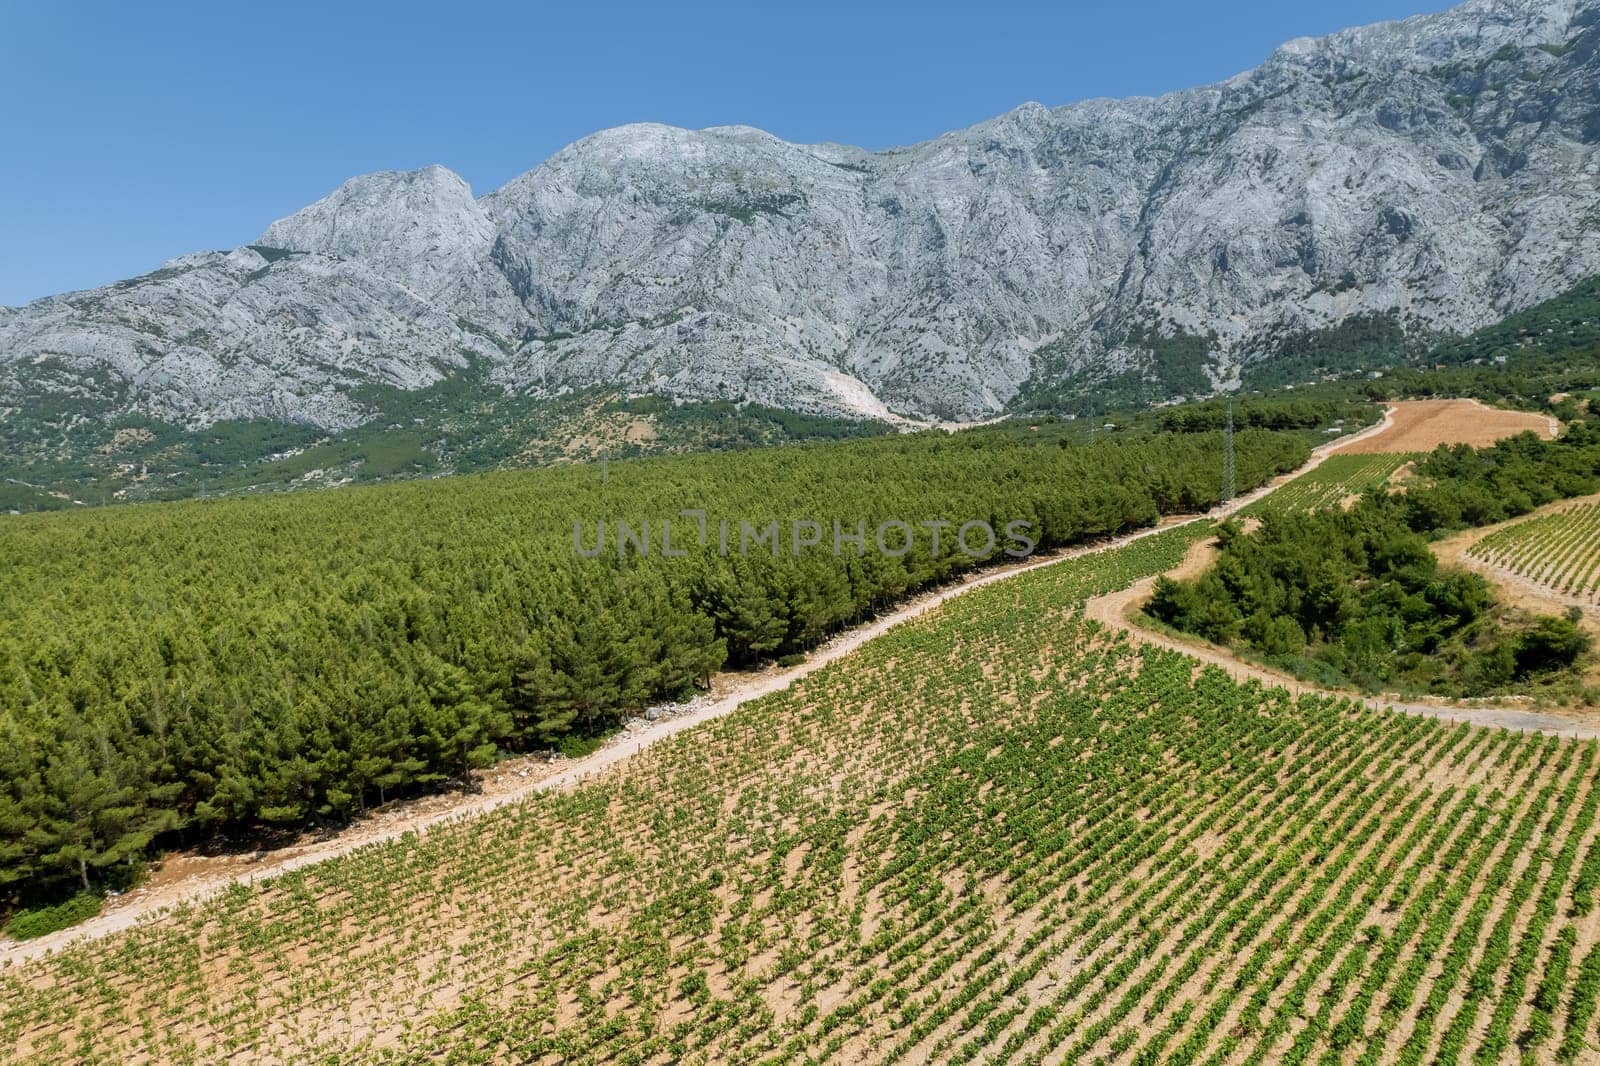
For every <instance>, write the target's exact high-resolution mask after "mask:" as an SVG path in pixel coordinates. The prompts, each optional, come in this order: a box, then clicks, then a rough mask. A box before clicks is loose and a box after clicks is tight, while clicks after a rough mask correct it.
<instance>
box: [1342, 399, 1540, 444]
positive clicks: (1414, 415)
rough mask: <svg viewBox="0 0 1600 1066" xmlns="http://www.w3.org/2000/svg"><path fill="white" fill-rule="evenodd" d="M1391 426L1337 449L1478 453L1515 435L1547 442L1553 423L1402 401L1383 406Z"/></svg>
mask: <svg viewBox="0 0 1600 1066" xmlns="http://www.w3.org/2000/svg"><path fill="white" fill-rule="evenodd" d="M1389 407H1390V419H1391V423H1392V424H1391V425H1390V426H1389V428H1388V429H1386V430H1385V431H1384V432H1382V433H1379V434H1376V435H1375V436H1371V437H1366V438H1363V439H1362V440H1358V441H1354V442H1352V443H1350V444H1348V445H1346V446H1344V447H1342V448H1340V449H1339V451H1340V453H1341V454H1343V455H1373V454H1377V453H1382V452H1431V451H1432V450H1433V449H1435V448H1437V447H1438V446H1439V445H1441V444H1470V445H1472V446H1473V447H1475V448H1481V447H1483V446H1484V445H1486V444H1493V443H1494V442H1495V441H1497V440H1503V439H1505V438H1506V437H1510V436H1513V435H1515V434H1517V433H1523V432H1530V431H1531V432H1534V433H1537V434H1539V436H1541V437H1544V438H1546V439H1549V438H1551V437H1554V436H1555V435H1556V428H1557V427H1556V422H1555V420H1554V419H1552V418H1550V417H1549V416H1547V415H1540V414H1533V413H1531V412H1527V411H1509V410H1505V409H1503V408H1499V407H1488V406H1486V405H1484V404H1482V403H1479V402H1478V401H1477V400H1402V401H1400V402H1398V403H1393V404H1390V405H1389Z"/></svg>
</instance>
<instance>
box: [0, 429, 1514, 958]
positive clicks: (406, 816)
mask: <svg viewBox="0 0 1600 1066" xmlns="http://www.w3.org/2000/svg"><path fill="white" fill-rule="evenodd" d="M1393 426H1394V412H1393V410H1392V409H1391V410H1389V411H1386V412H1385V414H1384V417H1383V420H1382V421H1380V422H1378V423H1377V424H1375V425H1373V426H1369V427H1367V428H1366V429H1364V430H1362V431H1360V432H1359V433H1353V434H1351V435H1349V436H1347V437H1341V438H1339V439H1338V440H1334V441H1329V442H1328V443H1326V444H1323V445H1319V446H1318V447H1317V448H1315V449H1313V451H1312V455H1311V459H1310V460H1309V461H1308V462H1307V463H1306V464H1305V465H1303V466H1302V467H1300V468H1299V469H1298V470H1295V471H1293V472H1292V473H1289V474H1285V475H1282V476H1280V477H1277V478H1275V479H1273V480H1272V481H1271V482H1269V483H1268V484H1266V485H1264V486H1262V487H1261V488H1258V489H1256V490H1255V491H1253V492H1250V493H1247V494H1245V495H1243V496H1240V497H1238V498H1237V499H1235V500H1233V501H1231V502H1230V503H1228V504H1225V505H1222V506H1219V507H1215V508H1213V509H1212V510H1211V511H1209V512H1207V513H1205V514H1201V515H1187V516H1173V517H1169V518H1167V519H1164V520H1163V521H1162V522H1161V523H1160V524H1159V525H1156V526H1151V527H1149V528H1147V529H1141V530H1138V531H1136V532H1133V533H1129V534H1126V535H1124V536H1120V537H1116V538H1113V539H1110V540H1107V541H1103V542H1101V543H1098V544H1094V545H1091V546H1088V547H1083V548H1074V549H1071V550H1069V551H1064V552H1058V553H1053V554H1050V555H1045V556H1037V557H1034V558H1032V559H1028V560H1026V561H1024V562H1021V563H1017V564H1013V565H1009V566H1004V567H998V568H995V569H991V570H986V571H984V572H983V573H979V574H973V575H971V576H969V577H967V578H966V579H965V580H963V581H961V582H959V583H957V584H954V585H951V586H948V587H946V588H943V589H939V590H936V591H934V592H930V593H927V594H925V595H922V596H918V597H916V598H914V599H912V600H910V601H908V602H907V603H905V604H904V605H902V606H900V607H898V608H896V609H895V610H893V611H892V612H890V613H889V614H886V615H883V616H882V617H880V618H877V619H875V620H873V621H871V622H868V623H866V624H864V625H862V626H858V627H857V628H855V629H852V630H849V631H847V632H844V633H841V634H839V635H838V636H836V637H834V638H833V639H832V640H830V641H828V642H826V643H824V644H822V645H821V646H819V647H818V648H816V649H815V650H814V651H812V653H811V654H810V655H809V656H808V657H807V659H806V661H805V662H804V663H801V664H800V665H799V666H795V667H791V668H789V669H783V670H780V669H776V668H769V669H767V670H764V671H761V672H759V673H754V674H749V673H743V674H724V675H721V676H719V677H718V678H717V679H716V683H715V684H714V685H713V689H712V693H711V695H709V696H706V697H701V698H700V699H697V700H694V701H692V702H691V703H689V704H688V705H686V706H684V707H682V708H675V707H671V706H666V707H657V708H652V709H651V712H647V713H655V714H661V715H664V716H663V717H659V718H656V719H655V720H653V721H651V720H647V719H643V718H641V719H635V720H634V721H633V722H631V723H629V727H628V728H627V729H626V730H625V731H624V732H623V733H621V734H619V735H618V736H616V737H614V738H612V739H611V741H610V742H608V743H607V744H606V746H605V747H603V748H601V749H600V750H599V751H596V752H595V753H593V754H592V755H589V756H586V757H585V758H582V759H576V760H572V761H570V762H569V761H560V762H556V763H549V762H545V761H544V760H542V759H541V758H539V757H536V756H535V757H525V758H521V759H515V760H508V761H507V762H506V763H502V764H500V765H499V766H497V767H496V768H495V769H494V770H493V771H491V772H490V773H489V774H487V775H485V781H484V787H483V790H482V791H481V792H480V793H477V794H464V793H444V794H439V795H434V796H428V797H424V798H422V799H419V800H416V801H410V802H406V803H399V804H395V805H393V806H392V807H390V808H387V809H385V810H382V811H378V812H374V814H373V815H371V816H369V817H367V818H364V819H362V820H361V821H359V822H357V823H356V824H355V825H353V826H351V827H349V828H348V829H346V830H344V831H342V832H339V833H337V834H336V835H332V836H329V837H327V838H325V839H311V840H308V841H306V842H304V843H299V844H296V845H293V846H290V847H287V848H283V849H278V850H274V851H271V852H268V853H265V854H263V855H259V856H257V857H252V856H247V855H231V856H222V857H205V856H195V855H172V856H167V857H166V858H164V859H162V860H161V862H162V868H161V870H160V871H159V872H158V873H157V875H156V876H154V877H153V878H152V879H151V882H150V883H149V884H147V885H145V886H143V887H141V888H138V889H135V890H133V891H131V892H128V893H126V894H124V895H122V896H118V897H116V898H114V899H111V900H108V901H107V904H106V909H105V910H104V911H102V912H101V913H100V914H99V915H97V916H96V917H94V918H91V919H89V920H88V921H86V922H83V923H81V924H79V925H75V926H73V927H72V928H70V929H63V930H61V931H60V932H57V933H52V934H49V935H47V936H42V937H38V938H36V939H33V940H28V941H23V942H20V943H18V942H16V941H11V940H5V939H0V965H8V964H12V963H19V962H23V961H25V960H27V959H31V958H36V957H38V956H40V955H43V954H46V953H48V952H50V951H55V950H59V949H60V948H62V947H65V946H66V945H67V944H69V943H72V942H74V941H78V940H90V939H96V938H98V937H103V936H109V935H111V934H113V933H117V932H120V931H122V930H125V929H128V928H131V927H132V926H133V925H135V924H136V923H138V922H139V921H140V920H142V919H145V918H148V917H151V916H155V915H158V914H159V913H160V912H161V911H162V910H165V909H167V908H171V907H174V906H177V905H178V904H181V903H194V902H197V901H199V900H203V899H205V898H207V897H210V896H214V895H216V894H217V893H219V892H221V891H223V890H224V889H225V888H227V887H228V886H229V885H231V884H234V883H236V882H245V883H249V882H252V881H255V880H258V879H263V878H267V877H272V876H274V875H277V874H281V873H286V872H288V871H290V870H295V869H299V868H300V867H303V866H308V865H310V864H312V863H316V862H321V861H323V860H326V859H331V858H335V857H337V856H339V855H343V854H346V853H348V852H351V851H353V850H355V849H356V848H359V847H362V846H364V845H367V844H374V843H379V842H382V841H386V840H393V839H395V838H397V837H399V836H401V835H402V834H404V833H407V832H426V831H427V829H428V828H429V827H430V826H434V825H438V824H440V823H441V822H446V821H451V820H455V819H461V818H471V817H475V816H477V815H480V814H483V813H484V812H486V811H491V810H494V809H495V808H497V807H503V806H505V805H507V804H510V803H516V802H518V801H519V800H522V799H524V798H525V797H527V796H530V795H533V794H535V793H538V792H547V791H551V790H553V789H559V788H569V787H572V786H574V785H576V784H578V783H580V782H582V781H584V780H586V779H591V778H594V777H595V776H597V775H599V774H601V773H604V772H605V771H607V770H610V769H611V768H613V767H615V766H617V765H618V764H620V763H622V762H624V761H625V760H627V759H628V758H630V757H631V756H633V755H636V754H638V753H639V752H641V751H643V750H644V749H645V748H647V747H649V746H650V745H652V744H656V743H658V742H660V741H662V740H665V739H666V738H667V737H671V736H675V735H676V734H678V733H682V732H683V731H685V730H687V729H693V728H694V727H695V726H697V725H700V724H702V723H704V722H709V721H711V720H713V719H716V718H720V717H722V716H724V715H726V714H730V713H732V712H733V711H734V710H736V709H738V708H739V707H741V706H742V705H744V704H745V703H748V702H750V701H751V700H756V699H760V698H761V697H762V696H766V695H769V694H770V693H773V692H778V691H781V690H782V689H785V688H788V687H789V686H790V685H791V684H793V683H794V682H795V681H797V680H799V679H800V678H802V677H805V676H806V675H808V674H810V673H812V672H813V671H816V670H820V669H822V668H823V667H824V666H827V665H828V664H830V663H832V662H835V661H837V660H839V659H842V658H844V657H845V656H847V655H849V654H850V653H851V652H853V651H855V650H856V649H857V648H859V647H861V645H863V644H865V643H866V642H867V641H869V640H871V639H872V638H874V637H876V636H878V635H880V634H882V633H884V632H886V631H887V630H889V629H891V628H893V627H894V626H897V625H899V624H900V623H902V622H906V621H909V620H911V619H913V618H919V617H921V616H922V615H925V614H927V613H928V612H929V611H932V610H933V609H935V608H937V607H938V606H940V605H941V604H943V603H944V602H945V601H947V600H950V599H953V598H954V597H956V596H960V595H962V594H964V593H966V592H970V591H971V590H973V589H975V588H981V587H983V586H984V585H988V584H991V583H993V582H996V581H1005V580H1007V579H1008V578H1012V577H1015V576H1016V575H1017V574H1021V573H1025V572H1027V571H1029V570H1035V569H1037V568H1039V567H1042V566H1053V565H1055V564H1056V563H1060V562H1064V561H1066V560H1069V559H1078V558H1082V557H1083V556H1085V555H1092V554H1097V553H1100V552H1107V551H1114V550H1116V549H1118V548H1121V547H1124V546H1125V545H1128V544H1131V543H1133V542H1134V541H1137V540H1142V539H1143V538H1145V537H1150V536H1154V535H1155V534H1157V533H1164V532H1166V531H1167V530H1169V529H1175V528H1178V527H1179V526H1184V525H1188V524H1190V523H1193V522H1201V521H1210V520H1214V519H1218V518H1223V517H1226V516H1227V515H1229V514H1232V513H1233V512H1235V511H1237V510H1239V509H1240V508H1243V507H1248V506H1249V505H1250V504H1252V503H1255V502H1256V501H1257V500H1259V499H1261V498H1262V497H1263V496H1266V495H1267V494H1268V493H1270V492H1272V491H1274V490H1275V489H1277V488H1279V487H1280V486H1282V485H1283V484H1285V483H1286V482H1288V481H1291V480H1293V479H1294V478H1296V477H1299V476H1300V475H1302V474H1305V473H1309V472H1310V471H1312V470H1314V469H1316V468H1317V467H1318V466H1319V465H1321V463H1322V462H1323V460H1324V459H1326V458H1327V457H1328V456H1329V455H1332V454H1334V453H1335V452H1337V451H1340V450H1342V449H1343V448H1345V447H1347V446H1349V445H1351V444H1356V443H1359V442H1360V441H1363V440H1366V439H1368V438H1371V437H1374V436H1377V435H1380V434H1383V433H1386V432H1389V431H1390V430H1391V429H1392V428H1393ZM1529 728H1540V726H1537V725H1535V726H1530V727H1529Z"/></svg>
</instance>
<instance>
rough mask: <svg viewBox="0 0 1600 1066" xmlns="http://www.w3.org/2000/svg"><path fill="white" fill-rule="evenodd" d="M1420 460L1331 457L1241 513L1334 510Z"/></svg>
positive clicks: (1385, 456) (1381, 455) (1382, 456)
mask: <svg viewBox="0 0 1600 1066" xmlns="http://www.w3.org/2000/svg"><path fill="white" fill-rule="evenodd" d="M1420 458H1422V456H1421V455H1417V454H1411V453H1406V452H1399V453H1373V454H1370V455H1345V454H1342V453H1335V454H1333V455H1330V456H1328V457H1327V458H1326V459H1324V460H1323V461H1322V464H1321V465H1320V466H1318V467H1317V468H1316V469H1314V470H1310V471H1308V472H1306V473H1304V474H1301V475H1300V476H1299V477H1297V478H1295V479H1294V480H1293V481H1291V482H1289V483H1288V484H1286V485H1284V486H1283V487H1281V488H1279V489H1276V490H1274V491H1273V492H1272V493H1271V494H1270V495H1267V496H1264V497H1262V498H1261V499H1260V500H1258V501H1257V502H1255V503H1254V504H1251V505H1250V506H1249V507H1247V508H1245V509H1244V511H1243V512H1242V513H1244V514H1246V515H1262V514H1266V513H1267V512H1269V511H1316V510H1321V509H1322V508H1324V507H1337V506H1339V505H1340V504H1341V503H1343V502H1344V501H1345V500H1347V499H1349V498H1351V497H1352V496H1359V495H1361V494H1362V493H1363V492H1365V491H1366V490H1367V489H1370V488H1373V487H1374V486H1378V485H1384V484H1387V483H1388V482H1389V479H1390V478H1392V477H1393V476H1394V473H1395V471H1397V470H1399V469H1400V468H1401V467H1403V466H1405V465H1406V464H1407V463H1410V462H1415V461H1416V460H1417V459H1420Z"/></svg>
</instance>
